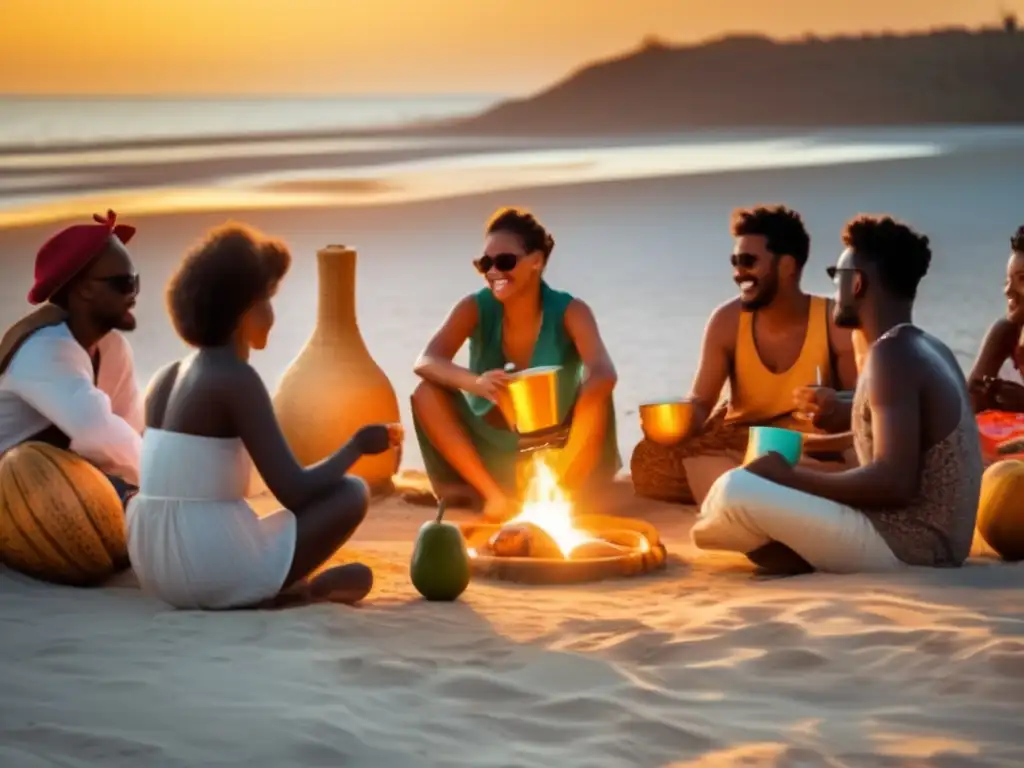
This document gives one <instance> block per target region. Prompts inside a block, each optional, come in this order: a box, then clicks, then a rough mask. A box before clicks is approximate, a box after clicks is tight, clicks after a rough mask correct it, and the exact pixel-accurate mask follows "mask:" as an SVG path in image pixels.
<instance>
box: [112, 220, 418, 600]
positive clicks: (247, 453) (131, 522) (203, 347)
mask: <svg viewBox="0 0 1024 768" xmlns="http://www.w3.org/2000/svg"><path fill="white" fill-rule="evenodd" d="M290 262H291V256H290V255H289V253H288V250H287V248H286V247H285V246H284V245H283V244H281V243H278V242H275V241H272V240H266V239H263V238H262V237H261V236H260V235H259V234H258V233H255V232H252V231H250V230H248V229H245V228H243V227H239V226H233V225H228V226H225V227H222V228H220V229H216V230H214V231H213V232H212V233H210V235H209V236H208V237H207V238H206V240H205V241H204V242H202V243H200V244H199V245H198V246H197V247H196V248H195V249H194V250H192V251H191V252H190V253H189V254H188V255H187V256H186V257H185V259H184V262H183V263H182V264H181V267H180V268H179V270H178V272H177V274H175V275H174V277H173V278H172V279H171V281H170V284H169V286H168V289H167V303H168V308H169V311H170V315H171V320H172V322H173V324H174V327H175V329H176V330H177V332H178V334H179V335H180V336H181V338H182V339H183V340H184V341H185V342H186V343H188V344H189V345H191V346H192V347H195V349H196V351H195V352H194V353H193V354H191V355H190V356H188V357H186V358H185V359H183V360H181V361H178V362H176V363H173V364H171V365H169V366H167V367H166V368H164V369H163V370H161V371H160V372H159V373H157V375H156V376H155V377H154V379H153V381H152V383H151V384H150V388H149V391H148V393H147V396H146V431H145V432H144V434H143V439H142V461H141V471H140V475H141V487H140V490H139V493H138V495H136V496H135V497H134V498H133V499H132V501H131V503H130V505H129V507H128V512H127V517H128V550H129V554H130V556H131V561H132V565H133V566H134V568H135V572H136V574H137V575H138V577H139V581H140V583H141V585H142V587H143V589H145V590H146V591H147V592H150V593H151V594H153V595H155V596H157V597H159V598H161V599H162V600H164V601H165V602H167V603H170V604H171V605H174V606H176V607H179V608H207V609H222V608H238V607H248V606H256V605H260V604H263V603H265V602H266V601H268V600H270V599H271V598H274V597H275V596H277V595H278V594H279V593H281V592H282V590H289V588H290V587H295V589H294V590H289V592H293V591H294V592H297V593H300V594H301V595H302V596H303V597H306V598H313V599H329V600H333V601H336V602H347V603H352V602H356V601H358V600H360V599H362V598H363V597H365V596H366V594H367V593H368V592H369V591H370V588H371V586H372V583H373V574H372V572H371V571H370V569H369V568H368V567H366V566H365V565H362V564H359V563H352V564H347V565H342V566H337V567H333V568H330V569H328V570H325V571H323V572H322V573H320V574H319V575H317V576H316V577H315V578H313V579H311V580H307V577H308V576H309V575H310V574H311V573H313V571H314V570H316V569H317V568H319V567H320V566H321V565H322V564H323V563H324V562H326V561H327V559H328V558H330V557H331V556H332V555H333V554H334V552H335V551H336V550H337V549H338V548H339V547H341V546H342V545H343V544H344V543H345V542H346V541H347V540H348V539H349V537H350V536H351V535H352V533H353V532H354V531H355V529H356V528H357V527H358V526H359V524H360V523H361V522H362V521H363V518H364V517H365V515H366V510H367V503H368V492H367V487H366V484H365V483H364V482H363V481H362V480H360V479H359V478H356V477H350V476H347V475H346V474H345V473H346V472H347V471H348V469H349V468H350V467H351V466H352V465H353V464H355V462H356V461H357V460H358V459H359V458H360V457H361V456H363V455H364V454H376V453H381V452H383V451H385V450H387V449H388V448H389V447H391V446H392V445H394V444H396V443H397V442H398V441H400V440H401V427H400V426H397V425H395V426H385V425H371V426H367V427H364V428H363V429H361V430H360V431H359V432H357V433H356V435H355V436H354V437H353V438H352V439H351V440H350V441H349V442H348V443H346V444H345V445H343V446H341V448H339V449H338V451H337V452H335V453H334V454H333V455H332V456H329V457H327V458H326V459H324V460H323V461H321V462H319V463H318V464H315V465H313V466H310V467H302V466H300V465H299V464H298V463H297V461H296V460H295V456H294V455H293V454H292V452H291V450H290V449H289V447H288V444H287V442H286V441H285V438H284V436H283V435H282V433H281V429H280V427H279V426H278V423H277V419H276V417H275V415H274V411H273V407H272V404H271V399H270V395H269V393H268V392H267V389H266V387H265V386H264V384H263V380H262V379H261V378H260V376H259V374H258V373H257V372H256V371H255V370H254V369H253V368H252V367H251V366H250V365H249V362H248V359H249V353H250V351H251V350H253V349H263V348H264V347H265V346H266V344H267V337H268V335H269V333H270V329H271V327H272V326H273V323H274V310H273V308H272V306H271V299H272V298H273V296H274V294H275V292H276V290H277V286H278V284H279V283H280V281H281V280H282V279H283V278H284V275H285V273H286V272H287V271H288V267H289V264H290ZM252 464H255V466H256V469H257V470H258V472H259V474H260V476H261V477H262V478H263V480H264V481H265V482H266V484H267V487H268V488H269V490H270V491H271V492H272V493H273V494H274V496H275V497H276V498H277V499H278V500H279V501H281V502H282V503H283V504H284V505H285V507H286V509H282V510H279V511H277V512H275V513H273V514H271V515H268V516H266V517H262V518H261V517H259V516H257V515H256V514H255V512H254V511H253V510H252V508H251V507H250V506H249V504H248V503H247V502H246V500H245V496H246V490H247V488H248V485H249V479H250V477H251V470H252Z"/></svg>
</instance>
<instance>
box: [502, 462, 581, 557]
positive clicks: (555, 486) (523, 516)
mask: <svg viewBox="0 0 1024 768" xmlns="http://www.w3.org/2000/svg"><path fill="white" fill-rule="evenodd" d="M550 455H551V454H550V453H549V452H548V451H537V452H536V453H534V454H533V456H532V457H531V462H530V466H529V467H528V470H527V471H528V472H529V482H528V483H527V486H526V494H525V495H524V496H523V505H522V507H521V508H520V511H519V514H518V515H516V516H515V517H513V518H512V519H511V520H509V521H508V522H506V523H505V524H506V525H515V524H516V523H532V524H533V525H536V526H537V527H538V528H542V529H543V530H544V531H545V532H546V533H547V534H548V535H549V536H550V537H551V538H552V540H553V541H554V542H555V544H557V545H558V548H559V550H561V552H562V556H563V557H566V558H568V557H569V555H570V554H571V553H572V551H573V550H574V549H576V547H578V546H580V545H581V544H584V543H585V542H588V541H592V540H593V538H592V537H591V536H588V535H587V534H585V533H584V532H583V531H581V530H579V529H578V528H576V527H575V526H574V525H573V522H572V500H571V499H570V498H569V495H568V494H567V493H566V492H565V491H564V490H563V489H562V486H561V485H560V484H559V482H558V475H557V473H556V471H555V469H554V467H553V466H552V461H551V459H550Z"/></svg>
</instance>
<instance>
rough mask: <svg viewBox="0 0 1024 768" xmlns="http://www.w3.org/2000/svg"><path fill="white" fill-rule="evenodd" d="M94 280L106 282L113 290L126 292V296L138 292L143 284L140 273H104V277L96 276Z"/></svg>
mask: <svg viewBox="0 0 1024 768" xmlns="http://www.w3.org/2000/svg"><path fill="white" fill-rule="evenodd" d="M93 280H95V281H96V282H99V283H106V284H107V285H109V286H110V287H111V288H112V289H113V290H115V291H117V292H118V293H121V294H124V295H125V296H130V295H132V294H135V293H138V292H139V288H140V287H141V284H142V283H141V280H140V278H139V275H138V273H135V274H129V275H104V276H102V277H94V278H93Z"/></svg>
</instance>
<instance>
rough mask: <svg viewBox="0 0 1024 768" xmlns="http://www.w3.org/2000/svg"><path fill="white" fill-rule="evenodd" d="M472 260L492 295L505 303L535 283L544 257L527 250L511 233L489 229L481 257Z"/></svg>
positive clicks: (517, 237) (516, 236) (538, 277)
mask: <svg viewBox="0 0 1024 768" xmlns="http://www.w3.org/2000/svg"><path fill="white" fill-rule="evenodd" d="M475 263H476V268H477V270H478V271H479V272H480V273H481V274H483V276H484V278H485V279H486V280H487V284H488V285H489V286H490V288H491V292H492V293H493V294H494V297H495V298H496V299H497V300H498V301H501V302H505V301H508V300H509V299H510V298H512V297H514V296H516V295H518V294H520V293H522V292H523V291H526V290H530V289H531V287H532V286H534V285H536V283H537V281H539V280H540V276H541V272H542V271H543V269H544V256H543V254H541V252H540V251H534V252H533V253H527V252H526V251H525V250H524V248H523V243H522V240H520V238H519V236H518V235H516V234H514V233H512V232H492V233H491V234H489V235H487V237H486V239H485V240H484V253H483V256H481V257H480V258H479V259H477V261H476V262H475Z"/></svg>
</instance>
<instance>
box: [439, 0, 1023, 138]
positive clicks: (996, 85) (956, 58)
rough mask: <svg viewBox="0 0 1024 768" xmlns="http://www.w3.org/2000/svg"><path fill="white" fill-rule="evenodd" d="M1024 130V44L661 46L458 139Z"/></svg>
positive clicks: (494, 117) (526, 102)
mask: <svg viewBox="0 0 1024 768" xmlns="http://www.w3.org/2000/svg"><path fill="white" fill-rule="evenodd" d="M936 123H944V124H965V123H1024V33H1021V32H1020V31H1019V30H1018V29H1017V27H1016V21H1015V19H1013V18H1012V17H1008V18H1007V19H1006V22H1005V24H1004V27H1003V28H1000V29H982V30H979V31H969V30H960V29H953V30H939V31H934V32H929V33H922V34H911V35H899V36H897V35H879V36H862V37H834V38H829V39H817V38H813V37H807V38H804V39H802V40H800V41H793V42H779V41H775V40H771V39H769V38H766V37H759V36H730V37H725V38H723V39H720V40H716V41H713V42H708V43H704V44H701V45H692V46H679V47H676V46H672V45H668V44H666V43H664V42H661V41H658V40H655V39H649V40H646V41H644V43H643V45H642V46H641V47H640V48H639V50H637V51H635V52H632V53H628V54H626V55H623V56H620V57H617V58H614V59H611V60H607V61H601V62H597V63H594V64H591V65H589V66H586V67H584V68H583V69H581V70H579V71H577V72H575V73H573V74H572V75H570V76H569V77H568V78H566V79H565V80H563V81H561V82H559V83H557V84H555V85H554V86H552V87H550V88H548V89H546V90H544V91H542V92H540V93H538V94H536V95H534V96H530V97H528V98H524V99H518V100H511V101H505V102H502V103H500V104H498V105H496V106H494V107H492V108H490V109H488V110H487V111H485V112H483V113H481V114H480V115H477V116H474V117H470V118H466V119H462V120H456V121H454V122H453V123H452V124H450V125H449V127H448V129H449V130H450V131H451V130H454V131H455V132H457V133H501V134H513V135H525V134H533V135H539V134H545V135H557V134H620V133H637V132H643V133H651V132H659V131H670V130H685V129H690V128H704V127H723V126H737V127H743V126H761V127H769V126H777V127H786V126H840V125H845V126H867V125H879V126H885V125H915V124H936Z"/></svg>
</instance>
